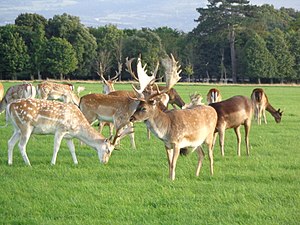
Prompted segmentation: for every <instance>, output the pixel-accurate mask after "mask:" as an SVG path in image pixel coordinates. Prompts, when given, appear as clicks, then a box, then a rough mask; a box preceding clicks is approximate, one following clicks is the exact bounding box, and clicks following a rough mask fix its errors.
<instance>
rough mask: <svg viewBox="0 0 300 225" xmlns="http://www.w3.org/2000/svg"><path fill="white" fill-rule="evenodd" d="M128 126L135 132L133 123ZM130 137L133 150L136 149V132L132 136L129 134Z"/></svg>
mask: <svg viewBox="0 0 300 225" xmlns="http://www.w3.org/2000/svg"><path fill="white" fill-rule="evenodd" d="M128 126H130V127H132V129H133V130H134V126H133V123H130V124H129V125H128ZM129 137H130V143H131V147H132V148H133V149H136V146H135V141H134V132H132V133H131V134H129Z"/></svg>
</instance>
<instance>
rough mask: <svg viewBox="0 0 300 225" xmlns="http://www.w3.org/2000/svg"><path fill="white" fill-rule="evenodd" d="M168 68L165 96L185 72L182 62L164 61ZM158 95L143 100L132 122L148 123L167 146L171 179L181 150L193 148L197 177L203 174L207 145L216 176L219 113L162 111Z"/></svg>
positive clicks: (207, 110) (208, 110)
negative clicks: (214, 151)
mask: <svg viewBox="0 0 300 225" xmlns="http://www.w3.org/2000/svg"><path fill="white" fill-rule="evenodd" d="M163 64H164V66H165V67H166V88H165V89H164V90H163V91H162V93H165V92H167V91H168V90H170V88H172V87H173V86H174V85H175V84H176V83H177V82H178V80H179V79H180V77H179V74H180V72H181V70H180V66H178V62H176V60H175V59H174V57H173V55H171V58H168V59H167V60H164V61H163ZM160 93H161V92H160V91H158V93H157V94H154V95H151V96H149V97H148V98H144V99H141V102H140V104H139V105H138V107H137V110H136V111H135V113H134V114H133V115H132V116H131V121H133V122H136V121H144V122H145V124H146V126H147V127H148V128H149V129H150V130H151V131H152V132H153V133H154V135H155V136H156V137H158V138H159V139H160V140H162V141H163V142H164V144H165V149H166V152H167V156H168V163H169V175H170V179H171V180H174V179H175V168H176V163H177V159H178V156H179V152H180V148H185V147H193V149H194V150H195V149H197V153H198V164H197V169H196V175H197V176H198V175H199V173H200V169H201V166H202V161H203V158H204V152H203V150H202V148H201V145H202V143H203V142H205V143H206V144H207V145H208V151H209V159H210V173H211V175H212V174H213V149H212V146H213V135H214V130H215V127H216V123H217V113H216V111H215V110H214V109H213V108H212V107H210V106H199V107H195V108H193V109H183V110H170V111H162V110H161V109H160V108H159V107H158V106H157V101H156V100H155V99H154V97H155V96H157V95H159V94H160Z"/></svg>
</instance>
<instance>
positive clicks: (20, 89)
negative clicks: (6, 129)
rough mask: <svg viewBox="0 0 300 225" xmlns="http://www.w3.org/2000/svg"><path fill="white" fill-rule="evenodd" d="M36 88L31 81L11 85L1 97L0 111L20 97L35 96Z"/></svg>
mask: <svg viewBox="0 0 300 225" xmlns="http://www.w3.org/2000/svg"><path fill="white" fill-rule="evenodd" d="M35 96H36V89H35V87H34V86H33V85H32V84H31V83H24V84H18V85H14V86H11V87H10V88H8V89H7V91H6V93H5V95H4V97H3V99H2V100H1V102H0V113H2V112H3V111H4V110H5V109H6V106H7V105H8V104H9V103H11V102H13V101H15V100H17V99H21V98H35Z"/></svg>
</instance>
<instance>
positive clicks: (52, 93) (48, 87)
mask: <svg viewBox="0 0 300 225" xmlns="http://www.w3.org/2000/svg"><path fill="white" fill-rule="evenodd" d="M73 91H74V86H73V85H72V84H68V83H63V84H60V83H54V82H50V81H43V82H42V83H40V84H38V85H37V92H38V95H39V97H40V98H41V99H48V100H61V101H63V102H66V103H69V102H72V103H74V104H75V105H77V106H78V105H79V101H80V99H79V97H78V96H77V95H76V94H75V93H74V92H73Z"/></svg>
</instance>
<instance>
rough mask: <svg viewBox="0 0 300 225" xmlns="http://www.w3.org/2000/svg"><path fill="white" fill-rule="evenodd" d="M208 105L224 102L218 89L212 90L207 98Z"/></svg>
mask: <svg viewBox="0 0 300 225" xmlns="http://www.w3.org/2000/svg"><path fill="white" fill-rule="evenodd" d="M206 99H207V104H210V103H214V102H220V101H222V96H221V92H220V90H219V89H217V88H211V89H210V90H209V91H208V93H207V96H206Z"/></svg>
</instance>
